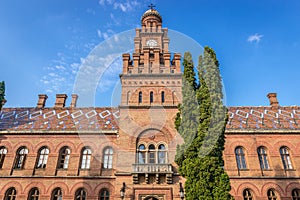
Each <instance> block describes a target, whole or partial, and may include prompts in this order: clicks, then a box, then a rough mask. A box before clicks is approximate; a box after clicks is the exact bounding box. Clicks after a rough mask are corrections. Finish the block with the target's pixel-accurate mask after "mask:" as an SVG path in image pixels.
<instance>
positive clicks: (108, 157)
mask: <svg viewBox="0 0 300 200" xmlns="http://www.w3.org/2000/svg"><path fill="white" fill-rule="evenodd" d="M113 153H114V152H113V148H112V147H106V148H105V149H104V155H103V168H104V169H112V161H113Z"/></svg>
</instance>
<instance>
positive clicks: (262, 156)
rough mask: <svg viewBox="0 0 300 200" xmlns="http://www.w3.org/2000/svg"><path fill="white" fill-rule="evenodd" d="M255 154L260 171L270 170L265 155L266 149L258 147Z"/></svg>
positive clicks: (266, 155)
mask: <svg viewBox="0 0 300 200" xmlns="http://www.w3.org/2000/svg"><path fill="white" fill-rule="evenodd" d="M257 154H258V159H259V163H260V168H261V169H262V170H265V169H270V166H269V162H268V154H267V151H266V148H265V147H259V148H258V149H257Z"/></svg>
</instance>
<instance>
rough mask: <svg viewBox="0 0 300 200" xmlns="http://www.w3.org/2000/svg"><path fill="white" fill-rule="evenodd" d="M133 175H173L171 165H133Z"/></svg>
mask: <svg viewBox="0 0 300 200" xmlns="http://www.w3.org/2000/svg"><path fill="white" fill-rule="evenodd" d="M132 166H133V173H162V174H163V173H164V174H165V173H173V171H172V165H171V164H133V165H132Z"/></svg>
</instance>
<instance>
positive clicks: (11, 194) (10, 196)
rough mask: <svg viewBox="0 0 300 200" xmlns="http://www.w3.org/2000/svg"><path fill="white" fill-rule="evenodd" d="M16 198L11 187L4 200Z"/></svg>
mask: <svg viewBox="0 0 300 200" xmlns="http://www.w3.org/2000/svg"><path fill="white" fill-rule="evenodd" d="M16 196H17V191H16V189H15V188H14V187H11V188H9V189H8V190H7V191H6V192H5V197H4V200H15V199H16Z"/></svg>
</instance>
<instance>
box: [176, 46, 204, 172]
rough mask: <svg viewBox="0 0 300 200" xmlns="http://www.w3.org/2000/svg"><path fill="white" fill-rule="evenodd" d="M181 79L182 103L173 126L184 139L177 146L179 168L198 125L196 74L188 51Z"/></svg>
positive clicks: (185, 54) (184, 58)
mask: <svg viewBox="0 0 300 200" xmlns="http://www.w3.org/2000/svg"><path fill="white" fill-rule="evenodd" d="M183 67H184V71H183V80H182V104H181V105H179V107H178V109H179V113H177V116H176V119H175V127H176V129H177V130H178V132H179V134H180V135H181V137H182V138H183V140H184V143H183V144H182V145H178V146H177V152H176V157H175V162H176V163H177V164H178V166H179V168H180V167H181V164H182V162H183V160H184V152H185V149H186V148H187V147H188V146H189V144H190V143H191V142H192V141H193V139H194V138H195V135H196V132H197V127H198V118H199V117H198V116H199V112H198V102H197V99H196V92H195V90H196V87H197V83H196V77H195V76H196V74H195V70H194V63H193V59H192V55H191V53H190V52H185V53H184V57H183Z"/></svg>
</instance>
